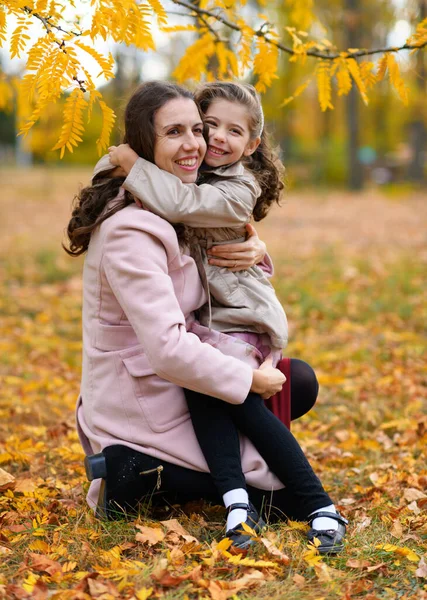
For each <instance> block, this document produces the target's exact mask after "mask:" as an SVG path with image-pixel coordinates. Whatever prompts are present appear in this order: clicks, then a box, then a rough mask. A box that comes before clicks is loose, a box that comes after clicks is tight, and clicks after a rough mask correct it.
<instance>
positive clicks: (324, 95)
mask: <svg viewBox="0 0 427 600" xmlns="http://www.w3.org/2000/svg"><path fill="white" fill-rule="evenodd" d="M316 75H317V89H318V97H319V103H320V108H321V109H322V111H325V110H328V108H330V109H332V108H334V107H333V104H332V101H331V96H332V88H331V64H330V62H328V61H326V60H321V61H320V62H319V63H318V65H317V70H316Z"/></svg>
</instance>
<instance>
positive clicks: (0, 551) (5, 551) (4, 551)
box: [0, 546, 12, 556]
mask: <svg viewBox="0 0 427 600" xmlns="http://www.w3.org/2000/svg"><path fill="white" fill-rule="evenodd" d="M9 554H12V550H11V549H10V548H6V546H0V556H7V555H9Z"/></svg>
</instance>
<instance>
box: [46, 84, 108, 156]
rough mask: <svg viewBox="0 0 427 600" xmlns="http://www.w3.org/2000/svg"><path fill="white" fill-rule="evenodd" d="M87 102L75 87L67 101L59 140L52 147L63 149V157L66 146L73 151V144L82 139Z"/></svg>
mask: <svg viewBox="0 0 427 600" xmlns="http://www.w3.org/2000/svg"><path fill="white" fill-rule="evenodd" d="M87 104H88V103H87V101H86V100H85V98H84V95H83V92H82V91H81V90H80V89H79V88H76V89H74V90H73V91H72V92H71V94H70V96H69V97H68V98H67V101H66V102H65V107H64V124H63V126H62V130H61V134H60V136H59V140H58V142H57V143H56V145H55V146H54V147H53V148H52V150H61V158H62V157H63V156H64V152H65V148H67V149H68V150H69V151H70V152H73V146H77V144H78V142H81V141H82V138H81V137H80V136H81V135H82V134H83V131H84V127H83V116H82V112H83V110H84V109H85V108H86V106H87ZM100 139H101V138H100ZM98 142H99V140H98ZM98 142H97V144H98Z"/></svg>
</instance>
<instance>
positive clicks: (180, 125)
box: [162, 123, 183, 131]
mask: <svg viewBox="0 0 427 600" xmlns="http://www.w3.org/2000/svg"><path fill="white" fill-rule="evenodd" d="M182 126H183V125H182V123H169V124H168V125H164V126H163V127H162V131H165V130H166V129H170V128H171V127H182Z"/></svg>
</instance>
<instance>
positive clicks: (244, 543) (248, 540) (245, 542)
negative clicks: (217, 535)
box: [225, 502, 265, 550]
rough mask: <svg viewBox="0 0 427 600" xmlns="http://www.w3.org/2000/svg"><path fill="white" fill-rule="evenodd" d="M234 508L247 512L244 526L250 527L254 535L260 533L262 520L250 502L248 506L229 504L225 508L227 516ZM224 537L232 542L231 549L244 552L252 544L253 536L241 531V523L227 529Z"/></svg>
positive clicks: (243, 530)
mask: <svg viewBox="0 0 427 600" xmlns="http://www.w3.org/2000/svg"><path fill="white" fill-rule="evenodd" d="M236 508H241V509H243V510H246V511H247V513H248V516H247V518H246V521H245V525H247V526H248V527H250V528H251V529H252V530H253V531H254V532H255V533H257V534H258V533H260V532H261V530H262V529H263V528H264V527H265V522H264V520H263V519H262V518H261V517H260V516H259V514H258V512H257V510H256V508H255V506H254V505H253V504H252V502H249V504H243V503H240V502H237V503H236V504H231V505H230V506H229V507H228V508H227V514H228V513H229V512H231V511H232V510H235V509H236ZM225 536H226V537H228V539H229V540H231V541H232V542H233V545H232V547H234V548H236V549H239V550H246V548H249V546H250V545H251V544H253V542H254V538H253V536H252V535H251V534H250V533H249V532H248V531H245V529H243V527H242V523H239V524H238V525H236V527H233V529H229V530H228V531H227V532H226V534H225Z"/></svg>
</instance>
